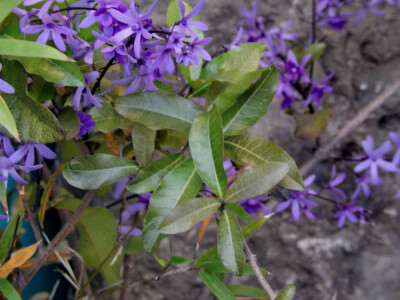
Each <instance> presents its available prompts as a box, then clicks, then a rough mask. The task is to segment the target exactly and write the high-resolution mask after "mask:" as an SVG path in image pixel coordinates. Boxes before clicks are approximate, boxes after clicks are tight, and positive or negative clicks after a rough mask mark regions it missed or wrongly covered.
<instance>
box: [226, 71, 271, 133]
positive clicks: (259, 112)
mask: <svg viewBox="0 0 400 300" xmlns="http://www.w3.org/2000/svg"><path fill="white" fill-rule="evenodd" d="M278 80H279V77H278V71H277V70H276V68H275V67H269V68H268V69H266V70H265V71H264V72H263V73H262V74H261V77H260V79H258V81H257V83H256V84H255V85H253V86H252V87H250V89H248V90H247V91H246V92H245V93H243V94H241V95H240V96H239V98H238V99H237V100H236V102H235V104H234V105H233V106H231V107H230V108H229V109H228V110H227V111H225V112H224V113H223V114H222V116H221V118H222V128H223V130H224V134H225V135H226V136H228V135H238V134H241V133H243V132H245V131H246V130H247V129H249V128H250V127H251V126H253V125H254V124H255V123H257V122H258V121H259V120H260V119H261V117H262V116H264V114H265V113H266V112H267V111H268V108H269V104H270V103H271V101H272V99H273V98H274V96H275V93H276V88H277V86H278Z"/></svg>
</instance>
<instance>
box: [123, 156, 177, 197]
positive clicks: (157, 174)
mask: <svg viewBox="0 0 400 300" xmlns="http://www.w3.org/2000/svg"><path fill="white" fill-rule="evenodd" d="M183 159H184V158H183V155H182V154H173V155H167V156H164V157H161V158H160V159H157V160H156V161H154V162H152V163H151V164H149V165H148V166H147V167H145V168H144V169H142V170H141V171H140V172H139V174H138V176H137V177H136V179H135V181H133V182H131V183H129V184H128V185H127V186H126V188H127V189H128V190H129V191H131V192H134V193H136V194H141V193H146V192H151V191H153V190H154V189H155V188H156V187H157V186H158V185H159V184H160V182H161V180H162V179H163V177H164V176H165V175H166V174H167V173H168V172H169V171H170V170H172V169H173V168H174V167H175V166H176V165H177V164H179V163H180V162H181V161H183Z"/></svg>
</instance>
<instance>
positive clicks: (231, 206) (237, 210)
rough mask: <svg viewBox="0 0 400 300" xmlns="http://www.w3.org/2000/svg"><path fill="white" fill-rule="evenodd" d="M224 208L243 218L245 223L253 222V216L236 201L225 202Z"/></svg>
mask: <svg viewBox="0 0 400 300" xmlns="http://www.w3.org/2000/svg"><path fill="white" fill-rule="evenodd" d="M225 208H226V209H227V210H229V211H230V212H231V213H233V214H234V215H236V216H238V217H239V218H241V219H243V220H245V221H246V222H247V223H252V222H254V220H253V218H252V217H251V216H250V215H249V214H248V213H247V211H245V210H244V208H243V207H241V206H240V205H238V204H236V203H225Z"/></svg>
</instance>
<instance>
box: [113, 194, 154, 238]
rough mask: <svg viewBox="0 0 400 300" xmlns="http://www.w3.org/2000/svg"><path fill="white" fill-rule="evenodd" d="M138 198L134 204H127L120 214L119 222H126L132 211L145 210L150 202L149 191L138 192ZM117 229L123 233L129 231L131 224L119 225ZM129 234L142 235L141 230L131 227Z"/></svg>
mask: <svg viewBox="0 0 400 300" xmlns="http://www.w3.org/2000/svg"><path fill="white" fill-rule="evenodd" d="M138 196H139V200H138V202H136V203H135V204H133V205H131V206H129V207H128V208H127V209H126V210H125V211H124V212H123V213H122V215H121V224H124V223H125V222H127V221H128V220H129V219H130V218H131V216H132V215H133V214H134V213H137V212H139V211H141V210H142V209H144V210H147V209H148V208H149V204H150V198H151V193H144V194H139V195H138ZM119 230H120V231H121V233H123V234H127V233H128V232H129V231H131V226H127V225H120V226H119ZM130 235H131V236H139V235H142V231H141V230H140V229H137V228H135V229H133V230H132V231H131V233H130Z"/></svg>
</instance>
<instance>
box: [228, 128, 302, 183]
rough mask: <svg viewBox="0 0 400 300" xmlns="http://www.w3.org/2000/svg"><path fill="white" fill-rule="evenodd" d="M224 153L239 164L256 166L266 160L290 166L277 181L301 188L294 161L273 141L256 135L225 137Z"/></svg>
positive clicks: (300, 180)
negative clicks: (281, 178) (285, 174)
mask: <svg viewBox="0 0 400 300" xmlns="http://www.w3.org/2000/svg"><path fill="white" fill-rule="evenodd" d="M224 145H225V155H226V156H227V157H228V158H230V159H232V160H234V161H236V162H239V163H241V164H244V165H249V166H253V167H254V166H257V165H259V164H262V163H266V162H282V163H287V164H289V166H290V170H289V173H288V174H287V176H286V177H285V178H284V179H283V180H282V181H281V182H280V183H279V184H280V185H282V186H283V187H285V188H288V189H292V190H303V189H304V184H303V180H302V179H301V176H300V173H299V170H298V169H297V166H296V163H295V162H294V160H293V159H292V158H291V157H290V155H288V154H287V153H286V152H285V151H284V150H283V149H282V148H280V147H279V146H278V145H276V144H275V143H273V142H271V141H268V140H266V139H264V138H262V137H259V136H256V135H238V136H234V137H227V138H226V139H225V143H224Z"/></svg>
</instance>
